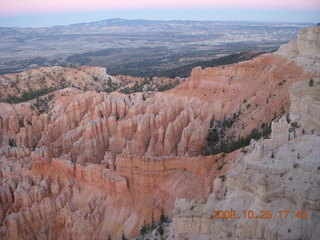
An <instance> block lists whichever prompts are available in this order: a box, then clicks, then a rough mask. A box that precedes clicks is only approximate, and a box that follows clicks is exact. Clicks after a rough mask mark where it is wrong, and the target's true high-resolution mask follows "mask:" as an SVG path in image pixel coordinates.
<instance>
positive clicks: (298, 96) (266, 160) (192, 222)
mask: <svg viewBox="0 0 320 240" xmlns="http://www.w3.org/2000/svg"><path fill="white" fill-rule="evenodd" d="M290 96H291V111H290V119H291V121H295V123H296V125H297V126H299V128H302V129H304V130H300V131H297V132H296V133H295V134H294V135H292V136H291V138H290V134H291V133H290V129H292V124H289V123H288V122H287V119H286V118H281V119H280V120H279V121H278V122H274V123H273V124H272V131H273V132H272V134H271V139H266V140H260V141H259V142H255V141H253V142H252V143H251V145H250V146H249V147H248V148H247V149H248V152H247V153H246V154H245V155H244V156H242V157H241V158H240V160H239V161H238V162H237V163H236V164H235V165H234V166H233V167H232V170H230V172H229V173H228V174H227V175H226V177H225V178H226V179H227V180H226V183H225V184H223V185H224V186H225V189H224V190H223V191H224V192H225V195H223V196H221V194H220V191H221V189H223V188H222V187H219V188H217V186H219V185H217V182H216V181H215V182H214V188H213V193H212V194H211V195H210V197H209V198H208V200H207V202H206V203H205V204H200V203H195V202H189V201H186V200H185V199H180V200H177V201H176V205H175V214H174V226H175V239H177V240H178V239H185V238H188V239H221V238H222V239H227V238H232V239H290V238H294V239H303V238H306V239H317V238H318V236H319V233H320V232H319V226H320V212H319V209H320V202H319V199H320V190H319V189H320V187H319V185H320V177H319V176H320V175H319V171H320V170H319V165H320V159H319V156H320V150H319V148H318V147H317V146H319V145H320V127H319V120H320V117H319V116H320V115H319V114H317V109H318V108H319V106H320V99H319V96H320V81H319V80H316V81H315V82H314V85H313V86H309V81H302V82H297V83H294V84H293V85H292V86H291V87H290ZM302 104H303V106H304V107H303V108H302V107H301V105H302ZM310 109H315V111H309V110H310ZM315 114H317V115H315ZM315 119H317V121H314V120H315ZM220 210H221V211H230V210H233V211H235V212H236V214H237V217H236V218H235V219H211V217H212V215H213V214H212V212H213V211H220ZM244 211H246V212H248V211H253V212H254V214H255V216H254V217H253V218H251V217H249V216H247V215H244V214H246V213H244ZM266 211H270V213H271V214H272V217H270V218H269V219H265V218H264V217H260V216H262V215H261V213H263V214H264V213H265V212H266ZM283 211H288V213H289V216H288V218H285V216H286V215H284V214H286V213H285V212H283ZM270 216H271V215H270ZM238 217H239V218H238Z"/></svg>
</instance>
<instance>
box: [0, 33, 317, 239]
mask: <svg viewBox="0 0 320 240" xmlns="http://www.w3.org/2000/svg"><path fill="white" fill-rule="evenodd" d="M317 29H318V28H316V31H317ZM308 36H309V35H308ZM308 36H307V37H306V39H308V38H309V37H308ZM310 36H311V37H313V34H310ZM306 41H307V40H306ZM311 42H312V41H311ZM311 45H312V44H311ZM307 64H311V63H310V62H307ZM312 64H315V65H317V64H319V62H318V61H316V63H313V62H312ZM308 66H309V65H308ZM310 66H311V65H310ZM84 68H85V69H82V70H81V69H74V68H71V69H70V70H68V71H70V72H68V73H67V72H66V73H65V74H66V76H70V77H73V78H75V77H77V79H78V80H79V78H78V77H79V76H80V75H79V74H80V73H79V72H74V71H82V72H84V73H82V72H81V74H87V75H84V76H83V78H80V79H82V80H81V81H80V80H79V81H80V82H79V86H80V87H79V88H80V89H82V90H84V87H85V85H83V84H85V83H88V82H89V83H90V82H91V80H93V81H94V80H95V78H94V77H93V76H97V75H99V76H101V77H105V78H106V79H107V80H108V78H109V76H108V75H106V74H105V73H104V72H101V71H102V70H101V69H100V70H99V69H96V68H94V69H91V68H90V67H84ZM310 69H311V68H307V67H306V68H305V67H304V66H302V65H299V62H296V61H293V60H292V56H291V55H290V56H289V55H288V58H285V57H283V55H280V54H279V53H275V54H267V55H262V56H260V57H258V58H255V59H253V60H251V61H247V62H243V63H240V64H234V65H229V66H225V67H217V68H207V69H199V68H196V69H194V70H193V72H192V75H191V76H190V78H189V79H188V80H187V81H185V82H184V83H182V84H180V85H179V86H178V87H176V88H174V89H171V90H169V91H165V92H157V93H152V94H150V93H133V94H130V95H125V94H122V93H119V92H112V93H110V94H109V93H106V92H100V93H98V92H95V91H85V92H84V91H82V90H80V89H77V88H72V87H69V88H64V89H61V90H57V91H55V92H53V93H51V94H47V95H44V96H41V97H39V98H37V99H34V100H30V101H28V102H24V103H19V104H12V105H11V104H6V103H0V109H1V111H0V116H1V118H0V148H1V152H0V169H1V171H0V180H1V185H0V201H1V205H0V219H1V227H0V238H1V239H23V238H47V239H104V238H106V236H108V234H110V235H111V236H112V237H113V238H118V237H119V235H120V234H121V232H122V231H124V232H125V234H126V235H129V236H135V235H137V234H138V232H139V229H140V227H141V225H142V224H143V223H144V221H146V222H151V220H152V216H154V218H155V219H158V217H159V214H160V210H161V208H165V209H166V212H169V211H170V210H171V209H173V207H174V202H175V200H176V199H177V198H186V199H188V200H197V201H202V202H203V201H205V200H206V199H207V198H208V196H209V195H210V193H211V192H212V191H214V192H215V193H216V194H217V196H219V198H223V197H224V193H225V190H226V186H225V185H224V184H223V181H222V179H223V178H224V177H221V178H217V176H222V175H225V174H226V172H227V171H228V170H229V169H230V168H233V167H232V164H233V163H234V162H237V161H238V159H239V158H240V157H241V156H242V155H243V153H242V152H240V151H235V152H232V153H229V154H227V155H225V154H219V155H215V156H207V157H205V156H200V155H201V152H202V149H203V147H204V146H205V145H206V142H207V136H208V128H209V125H210V121H211V119H212V117H213V116H214V119H215V120H221V121H222V120H223V119H224V118H225V117H229V116H230V115H233V114H235V113H236V114H237V116H238V117H237V121H236V122H235V123H234V124H233V125H232V126H231V127H229V128H228V129H226V130H225V131H226V132H225V133H224V138H226V139H228V138H229V139H233V138H237V137H238V136H246V135H247V134H248V133H250V132H251V130H252V129H253V128H256V127H259V126H260V125H261V124H262V123H268V122H269V121H271V119H272V118H274V116H275V115H276V116H277V115H279V114H280V113H281V112H285V111H286V110H287V109H288V107H289V103H290V101H289V94H288V89H289V86H290V85H291V84H292V83H294V82H297V81H300V80H305V82H303V83H297V84H298V85H297V86H296V85H293V86H296V87H292V89H291V90H290V94H291V101H292V106H291V118H292V122H297V124H299V128H297V127H296V126H295V125H294V126H295V128H294V130H295V132H293V130H292V131H291V130H290V131H291V132H290V134H291V135H290V138H291V139H292V138H294V136H293V135H296V136H300V135H301V134H302V132H303V133H304V134H308V135H306V136H304V137H302V138H301V139H302V140H301V141H300V140H299V139H300V138H294V140H292V141H294V142H289V143H288V144H289V145H290V144H291V143H292V144H295V145H297V148H299V151H300V149H301V152H299V154H300V155H301V156H302V154H306V155H305V156H306V157H307V156H308V157H310V159H313V157H314V155H313V154H314V153H317V152H316V151H314V152H312V153H310V154H309V153H308V152H305V151H307V148H306V149H303V146H304V144H307V143H308V144H309V143H310V147H311V149H313V148H316V145H315V144H311V140H310V139H313V138H314V137H315V135H310V134H312V133H315V131H317V129H319V125H318V124H319V119H318V116H319V114H318V113H319V99H318V96H319V95H318V80H317V78H318V77H319V74H318V73H317V72H315V71H313V70H312V71H309V70H310ZM60 70H61V69H60ZM41 71H45V72H46V71H48V72H54V71H56V68H52V69H45V70H41ZM38 72H39V71H36V70H34V74H38ZM88 72H92V74H91V73H90V74H89V73H88ZM48 74H49V73H48ZM50 74H51V73H50ZM50 74H49V75H50ZM57 74H58V73H57ZM13 76H14V77H16V76H17V75H12V76H10V77H13ZM23 76H24V74H21V78H19V79H21V82H19V84H21V86H22V85H23V86H26V84H27V82H28V81H26V79H24V77H23ZM50 76H51V75H50ZM59 76H60V75H59V74H58V75H57V76H56V75H53V76H52V78H53V79H54V81H53V82H55V80H56V78H58V79H60V78H59ZM63 76H64V75H63ZM1 77H2V80H3V81H2V82H4V83H5V84H4V86H7V82H6V81H7V80H6V79H7V78H8V77H9V76H7V75H4V76H1ZM60 77H61V76H60ZM119 78H120V77H119ZM127 78H128V77H127ZM127 78H126V79H127ZM311 78H313V79H314V88H311V87H310V89H309V88H306V86H308V83H306V81H307V82H308V81H309V79H311ZM37 79H38V78H37ZM46 79H47V78H45V81H46ZM87 79H88V81H87ZM90 79H91V80H90ZM117 79H118V78H113V77H111V80H112V81H114V82H116V81H118V80H117ZM126 79H125V80H121V81H124V82H126V81H127V80H126ZM8 81H9V80H8ZM37 81H38V80H37ZM132 81H141V79H133V80H132ZM9 82H12V79H11V80H10V81H9ZM17 84H18V83H17ZM57 84H60V83H59V81H58V82H57ZM81 84H82V85H81ZM299 84H301V86H300V85H299ZM89 85H90V86H91V84H89ZM18 86H19V87H20V85H18ZM77 87H78V86H77ZM3 89H5V87H4V88H3ZM89 89H91V88H89ZM94 89H96V88H94ZM312 91H313V92H312ZM311 92H312V93H311ZM311 96H312V97H311ZM305 106H308V107H305ZM311 113H313V115H312V114H311ZM310 114H311V115H310ZM311 116H312V117H311ZM288 129H292V126H289V125H288V123H286V120H285V119H282V120H281V121H280V122H279V123H277V124H273V126H272V137H271V140H270V141H269V142H268V141H266V143H264V142H263V143H262V142H258V143H255V145H254V146H255V147H254V150H252V152H251V151H250V154H246V155H250V156H251V159H253V158H255V159H260V158H261V157H262V156H264V155H266V154H269V153H270V151H275V149H276V150H277V149H278V148H280V147H281V146H282V145H284V144H287V143H286V142H287V139H288V137H289V136H287V135H285V134H283V132H287V131H288ZM298 140H299V141H298ZM316 141H318V140H316ZM299 144H300V145H299ZM252 148H253V146H252ZM284 149H287V147H284ZM277 151H278V150H277ZM279 151H280V150H279ZM283 151H287V150H283ZM292 154H296V152H294V153H292ZM308 154H309V155H308ZM266 156H267V155H266ZM276 156H277V155H276ZM281 156H282V155H281ZM290 156H291V155H290ZM265 158H266V160H265V161H266V164H267V165H268V166H269V165H270V166H269V167H270V168H271V167H272V166H273V165H272V164H274V163H270V162H269V161H267V157H265ZM241 161H244V160H241ZM248 161H249V160H248ZM250 161H251V160H250ZM286 161H287V160H286ZM288 161H289V160H288ZM255 163H256V164H258V163H259V164H260V163H261V162H260V161H256V162H255ZM246 164H247V163H246ZM250 164H251V163H248V166H249V165H250ZM259 164H258V165H259ZM299 164H300V163H299ZM301 164H302V163H301ZM303 164H304V163H303ZM303 164H302V165H301V166H304V165H303ZM306 164H307V163H306ZM308 164H309V163H308ZM312 164H313V163H312ZM312 164H311V165H312ZM311 165H310V166H311ZM250 166H251V165H250ZM308 166H309V165H308ZM312 166H313V165H312ZM258 167H259V168H261V172H262V173H263V174H264V173H265V172H264V171H267V170H266V169H264V167H263V166H260V165H259V166H258ZM313 167H314V166H313ZM236 168H237V167H236ZM308 168H309V167H307V169H308ZM303 169H304V168H303ZM241 171H242V172H241ZM243 171H244V172H243ZM245 171H246V170H244V169H243V168H242V167H241V168H239V172H238V173H237V174H238V175H243V174H244V173H245ZM259 171H260V170H259ZM308 171H309V170H308ZM308 171H307V170H306V173H305V174H306V176H305V177H307V176H308V174H309V172H308ZM252 174H253V177H256V176H255V173H254V172H253V173H252ZM230 176H231V175H230ZM259 176H260V175H259ZM288 176H289V175H288ZM228 179H229V177H228ZM259 179H260V178H259ZM259 179H258V178H257V179H256V181H253V182H251V180H250V181H249V180H248V181H249V182H248V183H246V184H244V185H243V186H249V188H252V189H253V190H252V192H253V193H254V192H255V190H254V188H255V187H256V185H255V184H256V182H259V181H260V180H259ZM270 179H271V178H270ZM272 179H273V178H272ZM274 179H278V176H274ZM303 179H304V178H303ZM238 180H239V181H238ZM258 180H259V181H258ZM241 181H247V180H242V178H241V179H236V178H235V179H234V182H233V183H232V182H231V181H229V180H228V184H227V186H229V190H228V193H229V191H230V189H236V187H237V186H236V185H237V184H238V183H241ZM261 181H262V180H261ZM266 181H267V180H266ZM270 181H271V180H270ZM272 181H273V180H272ZM212 182H214V184H212ZM243 183H244V182H243ZM232 184H234V186H233V185H232ZM250 184H251V185H250ZM268 184H269V183H268ZM270 184H271V185H272V184H274V183H273V182H272V183H270ZM297 184H300V182H299V183H297ZM310 184H311V183H310ZM310 184H309V185H307V184H306V185H305V186H304V187H307V186H309V187H312V188H311V190H310V191H312V193H310V194H311V195H312V194H314V193H313V189H314V187H316V185H314V183H312V184H311V185H310ZM243 186H242V185H241V186H238V188H242V187H243ZM272 186H273V185H272ZM284 186H289V182H286V183H284ZM304 187H302V190H301V191H302V192H303V191H305V189H304ZM259 189H260V188H259ZM242 190H243V189H242ZM242 190H241V191H242ZM239 191H240V190H239ZM243 191H244V190H243ZM259 191H262V192H261V195H263V194H265V192H263V191H264V190H263V189H262V190H259ZM249 192H250V194H251V195H250V194H249V195H250V196H247V195H248V194H247V195H246V193H245V194H244V199H248V201H249V200H250V201H249V202H250V203H251V202H252V198H250V197H253V193H252V192H251V191H249ZM259 194H260V193H259ZM240 195H241V194H240ZM240 195H239V196H240ZM210 196H211V195H210ZM235 196H237V195H235ZM241 196H242V195H241ZM259 196H260V195H259ZM263 196H264V195H263ZM312 196H313V195H312ZM253 198H254V197H253ZM284 198H287V199H290V197H287V196H285V197H284ZM210 199H211V200H209V201H208V203H207V204H210V202H211V201H213V200H212V199H215V198H214V197H213V196H211V197H210ZM254 199H255V198H254ZM214 201H216V200H214ZM312 201H313V200H312ZM312 201H311V202H310V204H311V205H312V204H313V205H314V204H317V203H316V202H312ZM215 203H216V202H215ZM276 203H277V202H276ZM276 203H274V204H275V205H276ZM217 204H218V203H217ZM219 204H220V203H219ZM225 204H226V205H223V206H225V207H227V206H229V205H228V204H229V203H228V202H227V203H225ZM239 204H240V203H239ZM313 205H312V206H313ZM201 206H202V205H201ZM201 206H199V209H202V207H201ZM204 206H207V205H204ZM210 206H211V205H210ZM230 206H231V205H230ZM259 206H260V205H259ZM290 206H291V205H290ZM176 208H177V209H178V205H177V207H176ZM197 209H198V207H197V208H196V209H194V211H198V210H197ZM201 211H202V210H201ZM201 211H200V212H199V214H198V215H197V216H198V218H197V219H198V220H199V221H200V222H201V221H205V220H204V218H203V216H204V213H203V211H202V212H201ZM208 213H209V214H210V211H209V212H208ZM181 214H182V213H181ZM183 214H184V213H183ZM185 214H186V215H185V216H186V218H185V219H182V218H181V216H180V215H179V214H176V216H175V222H176V232H177V236H183V235H184V234H187V235H188V234H198V233H201V234H202V228H197V229H198V230H194V228H193V227H196V226H198V225H194V226H193V223H192V220H190V218H189V216H190V215H188V214H189V212H188V211H186V212H185ZM191 215H193V212H192V214H191ZM191 219H192V218H191ZM188 221H191V222H188ZM184 224H187V225H186V226H188V224H190V228H188V229H187V228H184ZM197 224H198V223H197ZM208 224H209V222H208ZM210 224H212V223H211V222H210ZM191 225H192V226H191ZM201 226H204V227H208V229H210V228H211V227H210V226H209V225H205V224H204V225H202V224H201ZM236 227H237V226H236ZM236 227H235V228H236ZM308 227H309V225H308ZM310 227H311V228H313V225H310ZM191 229H193V230H191ZM204 231H205V233H206V234H207V233H213V230H204ZM208 231H209V232H208ZM208 236H209V235H208ZM239 236H240V235H239ZM252 236H254V235H252Z"/></svg>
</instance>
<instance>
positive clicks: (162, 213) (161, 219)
mask: <svg viewBox="0 0 320 240" xmlns="http://www.w3.org/2000/svg"><path fill="white" fill-rule="evenodd" d="M165 221H166V216H165V215H164V209H163V208H162V209H161V214H160V224H162V223H164V222H165Z"/></svg>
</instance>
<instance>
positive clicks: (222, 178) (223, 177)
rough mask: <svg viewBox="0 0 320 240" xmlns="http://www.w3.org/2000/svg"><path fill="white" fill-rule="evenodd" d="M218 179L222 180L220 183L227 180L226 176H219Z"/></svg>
mask: <svg viewBox="0 0 320 240" xmlns="http://www.w3.org/2000/svg"><path fill="white" fill-rule="evenodd" d="M219 178H220V179H221V180H222V182H225V181H226V179H227V176H226V175H221V176H219Z"/></svg>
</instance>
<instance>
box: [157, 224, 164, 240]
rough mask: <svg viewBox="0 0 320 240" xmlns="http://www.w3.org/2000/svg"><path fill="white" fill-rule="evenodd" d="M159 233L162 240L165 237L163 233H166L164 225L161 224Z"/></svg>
mask: <svg viewBox="0 0 320 240" xmlns="http://www.w3.org/2000/svg"><path fill="white" fill-rule="evenodd" d="M158 233H159V234H160V236H161V239H162V236H163V233H164V230H163V227H162V224H160V226H159V228H158Z"/></svg>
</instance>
